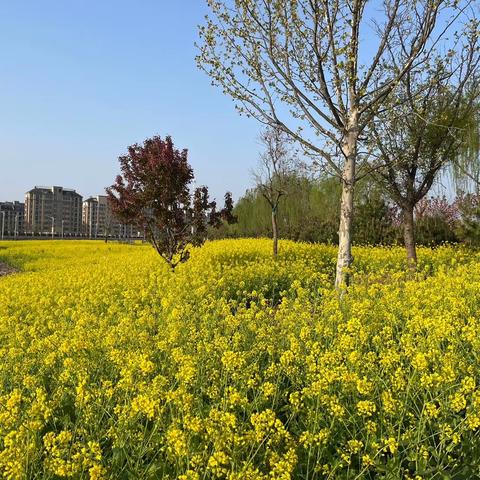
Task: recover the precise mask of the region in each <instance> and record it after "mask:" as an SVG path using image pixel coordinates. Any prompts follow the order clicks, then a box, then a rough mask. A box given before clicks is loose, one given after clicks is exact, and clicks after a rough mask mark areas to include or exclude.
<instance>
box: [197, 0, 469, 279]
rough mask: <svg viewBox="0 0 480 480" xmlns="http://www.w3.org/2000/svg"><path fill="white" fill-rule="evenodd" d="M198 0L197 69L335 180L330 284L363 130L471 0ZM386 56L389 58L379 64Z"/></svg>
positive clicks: (345, 231)
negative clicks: (338, 192)
mask: <svg viewBox="0 0 480 480" xmlns="http://www.w3.org/2000/svg"><path fill="white" fill-rule="evenodd" d="M207 1H208V4H209V6H210V9H211V12H212V16H211V17H207V21H206V25H204V26H202V27H200V37H201V40H202V42H201V45H200V53H199V55H198V57H197V60H198V65H199V66H200V68H201V69H203V70H204V71H205V72H206V73H207V74H208V75H209V76H210V77H211V78H212V83H213V84H214V85H218V86H220V87H221V88H222V89H223V92H224V93H225V94H228V95H230V96H231V97H232V98H233V99H234V100H235V101H236V105H237V108H238V109H239V111H240V113H243V114H246V115H248V116H253V117H255V118H256V119H258V120H259V121H260V122H262V123H264V124H267V125H272V126H275V127H277V128H280V129H281V130H283V131H284V132H285V133H287V134H288V135H290V136H291V137H292V138H293V139H295V140H296V141H298V142H299V143H300V144H301V145H302V146H303V148H304V149H305V151H306V152H307V153H309V154H310V155H312V157H314V159H315V160H316V161H319V162H322V163H326V164H327V165H328V166H329V168H330V170H331V171H332V172H333V173H334V174H336V175H337V176H338V177H339V178H340V179H341V183H342V196H341V214H340V225H339V249H338V260H337V273H336V281H335V284H336V286H337V288H338V287H340V286H341V285H342V284H345V283H348V267H349V266H350V264H351V262H352V256H351V244H352V221H353V190H354V185H355V182H356V180H357V178H358V175H357V172H358V169H359V167H361V166H362V163H363V162H364V161H365V160H366V159H367V157H368V155H367V153H368V151H367V152H365V151H364V150H362V148H361V146H362V145H363V144H364V141H363V140H364V138H363V134H364V131H365V129H366V128H367V126H368V125H369V123H370V122H371V121H372V120H373V118H374V117H375V115H376V112H377V111H378V110H379V109H380V108H382V106H383V105H385V102H386V101H387V100H388V98H389V96H390V95H391V94H392V92H394V91H395V89H396V87H397V86H398V84H399V82H400V80H401V79H402V78H403V77H404V76H405V75H406V74H407V73H408V72H409V71H411V70H412V69H418V68H421V65H422V64H423V63H424V62H425V61H426V60H427V59H428V58H430V57H431V55H432V52H433V51H434V50H435V49H439V48H441V47H442V39H444V38H445V35H446V33H447V32H448V31H449V30H452V29H453V28H455V25H456V23H457V21H458V19H459V17H460V16H462V15H465V14H466V12H467V9H468V8H469V7H470V6H471V4H472V2H473V0H460V1H456V2H451V1H449V0H423V1H414V0H384V1H383V3H381V4H379V5H375V6H374V8H372V6H371V5H370V4H369V3H370V2H367V0H296V1H287V0H280V1H279V0H235V1H234V2H233V1H229V0H223V1H221V0H207ZM367 4H368V5H367ZM440 18H441V19H442V20H440ZM440 23H441V25H440ZM365 37H369V39H370V40H369V42H368V43H366V42H363V40H362V39H363V38H365ZM392 55H393V56H394V57H395V58H396V61H397V67H396V68H395V69H390V68H385V66H386V65H388V64H389V62H390V57H391V56H392Z"/></svg>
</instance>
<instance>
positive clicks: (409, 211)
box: [402, 205, 417, 269]
mask: <svg viewBox="0 0 480 480" xmlns="http://www.w3.org/2000/svg"><path fill="white" fill-rule="evenodd" d="M413 208H414V207H413V205H409V206H407V207H404V208H403V209H402V216H403V238H404V241H405V250H406V251H407V263H408V266H409V267H410V268H412V269H414V268H415V267H416V265H417V248H416V243H415V223H414V220H413Z"/></svg>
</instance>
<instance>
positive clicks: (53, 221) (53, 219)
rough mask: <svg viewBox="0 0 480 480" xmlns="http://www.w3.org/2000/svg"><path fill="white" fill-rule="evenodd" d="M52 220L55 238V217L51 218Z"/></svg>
mask: <svg viewBox="0 0 480 480" xmlns="http://www.w3.org/2000/svg"><path fill="white" fill-rule="evenodd" d="M50 218H51V219H52V238H55V217H50Z"/></svg>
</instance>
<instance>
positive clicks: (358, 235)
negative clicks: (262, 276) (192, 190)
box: [210, 177, 395, 245]
mask: <svg viewBox="0 0 480 480" xmlns="http://www.w3.org/2000/svg"><path fill="white" fill-rule="evenodd" d="M291 181H292V182H295V183H296V185H297V187H296V188H295V189H292V193H291V194H289V195H288V196H286V197H283V198H282V199H281V200H280V206H279V215H278V224H279V230H280V235H281V236H282V237H283V238H288V239H292V240H300V241H306V242H321V243H328V244H335V243H337V242H338V233H337V232H338V225H339V205H340V194H341V187H340V182H339V181H338V179H337V178H335V177H322V178H320V179H316V180H312V179H310V178H307V177H303V178H298V177H295V178H293V177H292V179H291ZM355 203H356V216H355V221H354V238H355V242H356V243H357V244H359V245H368V244H371V245H374V244H383V243H392V242H393V240H394V239H395V232H394V228H393V226H392V221H391V215H390V207H389V205H388V203H387V201H386V199H385V197H384V195H383V193H382V192H381V190H380V189H379V188H378V187H377V186H376V185H374V184H373V183H372V182H370V181H369V180H367V179H364V180H362V181H360V182H358V184H357V188H356V194H355ZM234 213H235V215H236V216H237V217H238V223H237V224H235V225H229V226H225V227H224V228H223V229H221V230H219V231H218V232H214V231H212V232H211V235H210V237H211V238H219V237H265V236H271V234H272V230H271V229H272V227H271V219H270V216H271V208H270V206H269V205H268V203H267V202H266V200H265V199H264V198H263V196H262V195H261V194H260V192H259V191H258V190H255V189H252V190H248V191H247V192H246V193H245V195H244V196H243V197H242V198H241V199H240V200H239V201H238V202H237V205H236V207H235V209H234ZM215 233H216V234H215Z"/></svg>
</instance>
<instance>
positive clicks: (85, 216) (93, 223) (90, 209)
mask: <svg viewBox="0 0 480 480" xmlns="http://www.w3.org/2000/svg"><path fill="white" fill-rule="evenodd" d="M82 223H83V234H84V235H85V236H87V237H88V238H104V237H117V238H134V237H139V236H140V233H139V229H138V228H137V227H135V226H134V225H125V224H123V223H122V221H121V220H119V219H118V218H117V217H116V216H115V215H114V214H113V212H112V209H111V208H110V205H109V203H108V200H107V196H106V195H97V196H95V197H89V198H87V199H86V200H84V202H83V208H82Z"/></svg>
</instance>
